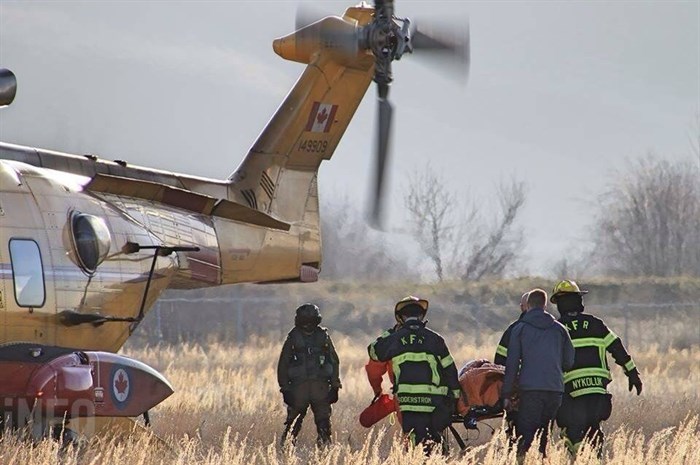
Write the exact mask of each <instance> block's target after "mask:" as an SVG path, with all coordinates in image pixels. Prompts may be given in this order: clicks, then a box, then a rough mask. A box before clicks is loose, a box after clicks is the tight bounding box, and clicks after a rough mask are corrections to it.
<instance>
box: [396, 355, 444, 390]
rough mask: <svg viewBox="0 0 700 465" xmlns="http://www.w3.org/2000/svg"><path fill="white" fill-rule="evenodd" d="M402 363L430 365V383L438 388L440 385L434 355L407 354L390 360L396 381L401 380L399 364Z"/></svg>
mask: <svg viewBox="0 0 700 465" xmlns="http://www.w3.org/2000/svg"><path fill="white" fill-rule="evenodd" d="M404 362H418V363H421V362H424V363H427V364H428V365H430V371H431V372H432V376H431V378H432V379H431V382H432V383H433V384H434V385H436V386H438V385H439V384H440V374H439V373H438V369H437V359H436V358H435V356H434V355H431V354H428V353H425V352H407V353H405V354H399V355H397V356H396V357H394V358H392V359H391V364H392V365H393V367H394V376H395V379H396V380H397V381H398V380H399V379H401V364H402V363H404Z"/></svg>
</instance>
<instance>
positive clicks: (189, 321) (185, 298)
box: [131, 278, 700, 348]
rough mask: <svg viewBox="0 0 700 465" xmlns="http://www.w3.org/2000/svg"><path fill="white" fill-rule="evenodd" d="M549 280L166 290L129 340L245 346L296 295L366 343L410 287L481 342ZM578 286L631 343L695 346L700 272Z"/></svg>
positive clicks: (279, 333) (290, 314) (435, 319)
mask: <svg viewBox="0 0 700 465" xmlns="http://www.w3.org/2000/svg"><path fill="white" fill-rule="evenodd" d="M554 284H555V283H554V281H552V280H548V279H545V278H520V279H513V280H505V281H503V280H482V281H480V282H475V281H470V282H464V281H461V280H457V281H450V282H444V283H443V284H440V285H436V284H426V283H420V282H418V281H410V280H406V281H402V282H394V283H386V282H373V281H371V280H369V281H365V282H362V283H359V282H345V281H340V282H336V281H321V282H319V283H315V284H291V285H289V284H287V285H264V286H260V285H239V286H223V287H220V288H211V289H201V290H193V291H177V292H175V291H169V292H167V293H166V295H165V296H164V297H163V298H161V299H160V300H159V301H158V302H157V303H156V306H155V307H154V308H153V309H152V310H151V311H150V312H149V314H148V315H147V317H146V320H145V321H144V322H143V324H142V325H141V326H140V327H139V329H138V331H137V332H136V333H135V334H134V336H133V337H132V339H131V341H132V342H131V343H136V344H143V343H149V344H157V343H160V342H168V343H178V342H183V341H189V342H201V343H205V342H207V341H211V340H216V341H229V342H230V341H237V342H239V343H245V342H246V341H248V340H249V339H250V338H253V337H263V338H270V339H273V340H280V341H281V340H282V339H283V338H284V336H285V335H286V333H287V331H288V330H289V329H290V327H291V326H292V324H293V320H294V310H295V308H296V307H297V306H298V305H300V304H302V303H304V302H314V303H316V304H318V305H319V306H320V307H321V311H322V314H323V324H324V325H327V326H329V327H330V328H331V329H332V330H333V332H334V333H335V334H344V335H346V336H349V337H354V338H360V339H362V340H365V339H367V338H368V337H373V336H374V337H376V335H377V334H378V332H380V331H381V330H383V329H385V328H386V327H388V326H390V325H392V324H393V321H394V317H393V306H394V303H395V302H396V300H398V299H400V298H401V297H403V296H404V295H407V294H416V295H420V296H422V297H425V298H428V299H429V300H430V311H429V315H428V318H429V319H430V322H431V326H432V327H434V328H436V329H437V330H438V331H439V332H441V333H443V334H445V335H446V336H447V335H449V336H450V337H462V338H467V339H469V340H471V341H474V342H475V343H479V344H480V343H485V344H488V341H490V338H493V337H494V335H495V334H497V333H500V332H502V331H503V330H504V329H505V327H506V326H507V325H508V324H509V323H510V322H511V321H512V320H513V319H515V318H516V317H517V315H518V307H517V305H518V301H519V298H520V294H521V293H522V292H524V291H527V290H529V289H532V288H533V287H543V288H545V289H547V290H548V291H549V290H550V289H551V287H552V286H554ZM580 284H581V285H582V286H583V287H584V288H586V289H588V290H589V291H590V293H589V294H588V295H587V296H586V308H587V310H588V311H591V312H593V313H595V314H597V315H600V316H602V317H604V318H605V320H606V321H607V322H608V323H609V324H610V325H611V327H613V328H614V330H615V331H617V332H618V333H619V334H620V336H621V337H623V338H624V339H626V340H629V342H630V344H631V345H632V346H633V347H634V346H637V347H639V346H649V345H652V344H658V345H660V347H661V348H666V347H675V348H687V347H691V346H697V345H699V344H700V333H699V332H698V325H697V322H698V318H699V317H700V278H635V279H618V280H609V279H605V280H589V281H583V282H581V283H580ZM552 311H553V312H556V310H555V309H553V310H552Z"/></svg>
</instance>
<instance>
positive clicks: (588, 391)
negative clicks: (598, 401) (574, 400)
mask: <svg viewBox="0 0 700 465" xmlns="http://www.w3.org/2000/svg"><path fill="white" fill-rule="evenodd" d="M607 393H608V391H607V390H606V389H605V388H602V387H589V388H584V389H579V390H578V391H574V392H572V393H570V394H569V395H570V396H571V397H579V396H585V395H586V394H607Z"/></svg>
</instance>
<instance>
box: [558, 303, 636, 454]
mask: <svg viewBox="0 0 700 465" xmlns="http://www.w3.org/2000/svg"><path fill="white" fill-rule="evenodd" d="M559 321H560V322H561V323H562V324H563V325H564V326H566V328H567V329H568V330H569V335H570V336H571V340H572V342H573V344H574V349H575V351H576V356H575V361H574V366H573V368H572V369H571V370H569V371H567V372H566V373H564V384H565V391H566V392H565V394H564V398H563V400H562V405H561V407H560V408H559V413H558V415H557V424H558V425H559V426H560V427H561V428H563V430H562V435H563V436H564V439H565V442H566V446H567V448H568V449H569V451H570V452H571V453H572V454H575V453H576V451H577V450H578V447H579V445H580V444H581V442H582V441H583V440H584V439H588V440H590V441H592V442H593V444H594V445H596V446H597V447H598V451H599V454H600V453H602V446H603V441H604V434H603V431H602V429H601V427H600V422H602V421H604V420H607V419H608V418H609V417H610V413H611V412H612V396H611V395H610V394H608V391H607V385H608V384H609V383H610V381H611V380H612V376H611V375H610V369H609V368H608V361H607V356H606V351H607V352H610V353H611V354H612V356H613V358H614V359H615V362H616V363H617V364H618V365H620V366H621V367H623V369H624V371H625V374H626V375H627V376H628V377H638V376H639V372H638V371H637V367H636V366H635V364H634V361H633V360H632V357H631V356H630V355H629V354H628V353H627V350H625V347H624V346H623V345H622V341H621V340H620V338H619V337H618V336H617V335H616V334H615V333H613V332H612V331H610V329H608V327H607V326H606V325H605V323H603V321H602V320H601V319H600V318H596V317H594V316H592V315H589V314H586V313H578V314H576V315H571V314H567V315H565V316H563V317H561V318H560V319H559Z"/></svg>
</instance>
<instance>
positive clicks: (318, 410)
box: [277, 326, 340, 444]
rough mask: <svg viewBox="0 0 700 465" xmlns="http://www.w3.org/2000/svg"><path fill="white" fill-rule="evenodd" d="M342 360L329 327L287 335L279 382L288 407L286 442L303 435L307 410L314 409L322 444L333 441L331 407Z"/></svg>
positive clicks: (335, 393) (319, 440) (295, 331)
mask: <svg viewBox="0 0 700 465" xmlns="http://www.w3.org/2000/svg"><path fill="white" fill-rule="evenodd" d="M339 373H340V361H339V359H338V354H337V353H336V351H335V347H334V346H333V341H332V340H331V338H330V336H329V335H328V332H327V330H326V329H325V328H322V327H319V326H317V327H316V328H314V330H313V332H312V333H305V332H304V331H302V330H300V329H299V328H296V327H295V328H293V329H292V330H291V331H290V332H289V334H288V335H287V339H286V340H285V341H284V345H283V347H282V353H281V354H280V359H279V363H278V365H277V381H278V382H279V386H280V390H281V391H282V394H283V396H284V401H285V403H286V404H287V419H286V420H285V422H284V425H285V429H284V433H283V434H282V442H284V441H285V440H286V438H287V436H288V435H289V434H290V430H291V435H292V438H293V439H296V437H297V436H298V435H299V431H301V426H302V422H303V420H304V417H305V416H306V411H307V409H308V408H309V406H311V410H312V411H313V413H314V422H315V423H316V431H317V433H318V439H317V440H318V443H319V444H328V443H330V441H331V404H332V403H334V402H336V401H337V400H338V399H337V393H338V389H340V376H339Z"/></svg>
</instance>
